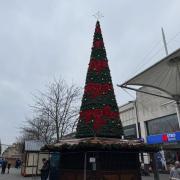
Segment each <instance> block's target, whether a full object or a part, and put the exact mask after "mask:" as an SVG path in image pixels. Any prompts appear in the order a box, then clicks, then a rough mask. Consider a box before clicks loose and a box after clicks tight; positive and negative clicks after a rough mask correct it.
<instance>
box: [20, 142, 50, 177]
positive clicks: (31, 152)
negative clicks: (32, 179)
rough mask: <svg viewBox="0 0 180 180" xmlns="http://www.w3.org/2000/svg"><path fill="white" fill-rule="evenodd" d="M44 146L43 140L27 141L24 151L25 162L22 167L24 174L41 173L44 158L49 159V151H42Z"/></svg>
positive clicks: (34, 174) (33, 174)
mask: <svg viewBox="0 0 180 180" xmlns="http://www.w3.org/2000/svg"><path fill="white" fill-rule="evenodd" d="M43 146H44V143H43V142H42V141H37V140H30V141H25V143H24V151H23V159H22V160H23V164H22V167H21V174H22V176H36V175H39V174H40V169H41V167H42V159H43V158H46V159H49V153H47V152H42V151H41V150H40V149H41V148H42V147H43Z"/></svg>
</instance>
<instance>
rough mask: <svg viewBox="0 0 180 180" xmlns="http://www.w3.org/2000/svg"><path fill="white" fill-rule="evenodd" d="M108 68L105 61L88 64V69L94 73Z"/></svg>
mask: <svg viewBox="0 0 180 180" xmlns="http://www.w3.org/2000/svg"><path fill="white" fill-rule="evenodd" d="M107 67H108V62H107V61H106V60H91V61H90V63H89V69H90V70H94V71H96V72H98V73H99V72H100V71H102V70H104V69H105V68H107Z"/></svg>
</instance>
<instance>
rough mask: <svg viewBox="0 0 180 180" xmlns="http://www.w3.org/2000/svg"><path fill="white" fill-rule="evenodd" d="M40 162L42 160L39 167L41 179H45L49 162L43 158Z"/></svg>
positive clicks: (47, 174)
mask: <svg viewBox="0 0 180 180" xmlns="http://www.w3.org/2000/svg"><path fill="white" fill-rule="evenodd" d="M42 162H43V166H42V168H41V180H47V178H48V176H49V168H50V164H49V161H48V160H47V159H45V158H43V159H42Z"/></svg>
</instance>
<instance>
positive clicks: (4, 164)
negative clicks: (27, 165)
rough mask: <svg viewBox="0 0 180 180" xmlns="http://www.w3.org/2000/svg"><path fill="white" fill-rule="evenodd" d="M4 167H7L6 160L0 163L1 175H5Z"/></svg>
mask: <svg viewBox="0 0 180 180" xmlns="http://www.w3.org/2000/svg"><path fill="white" fill-rule="evenodd" d="M6 167H7V160H6V159H3V161H2V167H1V168H2V169H1V174H5V171H6Z"/></svg>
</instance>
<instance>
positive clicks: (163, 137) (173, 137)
mask: <svg viewBox="0 0 180 180" xmlns="http://www.w3.org/2000/svg"><path fill="white" fill-rule="evenodd" d="M176 141H180V132H174V133H164V134H157V135H150V136H147V143H148V144H161V143H166V142H176Z"/></svg>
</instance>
